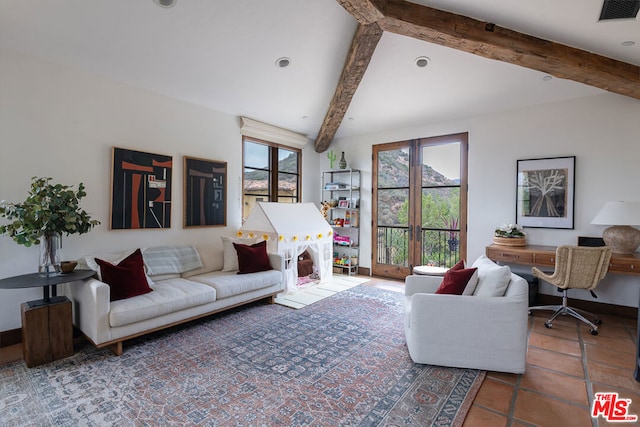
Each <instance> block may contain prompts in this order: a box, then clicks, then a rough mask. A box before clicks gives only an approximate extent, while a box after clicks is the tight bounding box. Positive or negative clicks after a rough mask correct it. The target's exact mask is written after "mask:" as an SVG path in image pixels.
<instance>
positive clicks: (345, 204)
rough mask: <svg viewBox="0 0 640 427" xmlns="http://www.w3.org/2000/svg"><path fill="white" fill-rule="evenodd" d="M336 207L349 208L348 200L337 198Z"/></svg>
mask: <svg viewBox="0 0 640 427" xmlns="http://www.w3.org/2000/svg"><path fill="white" fill-rule="evenodd" d="M338 207H339V208H343V209H348V208H349V201H348V200H346V199H344V200H338Z"/></svg>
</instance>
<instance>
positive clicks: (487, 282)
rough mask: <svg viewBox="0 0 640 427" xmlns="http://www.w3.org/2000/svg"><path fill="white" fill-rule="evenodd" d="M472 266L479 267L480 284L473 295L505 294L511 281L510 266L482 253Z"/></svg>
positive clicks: (493, 295) (491, 295) (490, 295)
mask: <svg viewBox="0 0 640 427" xmlns="http://www.w3.org/2000/svg"><path fill="white" fill-rule="evenodd" d="M472 267H476V268H477V269H478V285H477V286H476V289H475V291H474V292H473V295H476V296H481V297H501V296H504V293H505V291H506V290H507V287H508V286H509V282H510V281H511V269H510V268H509V267H508V266H506V265H505V266H500V265H498V264H496V263H495V262H493V261H491V260H490V259H489V258H487V257H486V255H482V256H480V258H478V259H477V260H476V261H475V262H474V263H473V265H472ZM465 291H466V289H465Z"/></svg>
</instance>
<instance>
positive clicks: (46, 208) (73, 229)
mask: <svg viewBox="0 0 640 427" xmlns="http://www.w3.org/2000/svg"><path fill="white" fill-rule="evenodd" d="M51 180H52V178H38V177H33V178H31V190H30V191H29V192H28V197H27V199H26V200H25V201H24V202H22V203H9V202H5V201H4V200H3V201H2V202H0V217H2V218H6V219H8V220H9V221H10V222H9V223H8V224H4V225H0V234H4V235H7V236H9V237H11V238H12V239H13V240H14V241H15V242H16V243H18V244H20V245H24V246H26V247H29V246H31V245H36V244H39V245H40V261H39V265H38V272H39V273H40V274H41V275H42V276H49V275H55V274H59V273H60V261H61V260H60V248H61V241H62V240H61V236H62V234H66V235H70V234H83V233H87V232H89V230H91V229H92V228H93V227H95V226H96V225H98V224H100V221H97V220H93V219H91V217H90V216H89V214H88V213H87V212H85V211H84V210H83V209H81V208H80V200H81V199H82V198H83V197H85V196H86V195H87V193H86V192H85V191H84V190H85V187H84V184H83V183H80V184H78V189H77V190H73V189H72V186H69V185H61V184H52V183H51V182H50V181H51Z"/></svg>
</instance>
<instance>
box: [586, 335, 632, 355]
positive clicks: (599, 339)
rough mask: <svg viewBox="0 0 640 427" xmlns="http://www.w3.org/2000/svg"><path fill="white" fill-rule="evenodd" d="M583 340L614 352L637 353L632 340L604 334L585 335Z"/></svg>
mask: <svg viewBox="0 0 640 427" xmlns="http://www.w3.org/2000/svg"><path fill="white" fill-rule="evenodd" d="M582 340H583V341H584V342H585V343H587V344H597V345H598V346H601V347H603V348H607V349H609V350H613V351H624V352H627V353H634V354H635V352H636V346H635V344H634V341H633V340H632V339H631V338H622V337H608V336H606V335H604V333H603V334H598V335H595V336H594V335H591V334H583V336H582Z"/></svg>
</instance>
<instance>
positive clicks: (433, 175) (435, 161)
mask: <svg viewBox="0 0 640 427" xmlns="http://www.w3.org/2000/svg"><path fill="white" fill-rule="evenodd" d="M433 185H438V186H439V185H460V143H458V142H456V143H451V144H440V145H428V146H423V147H422V186H423V187H425V186H433Z"/></svg>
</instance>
